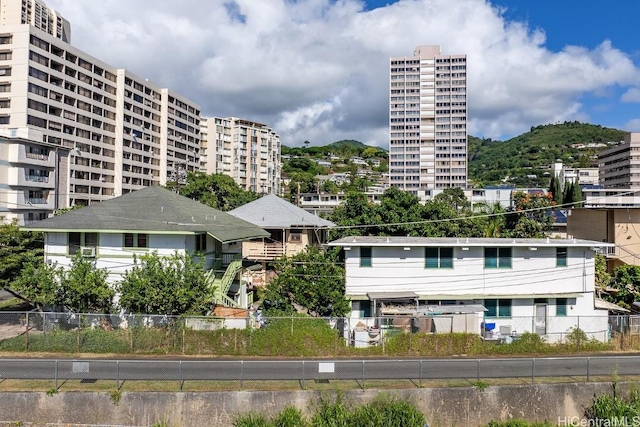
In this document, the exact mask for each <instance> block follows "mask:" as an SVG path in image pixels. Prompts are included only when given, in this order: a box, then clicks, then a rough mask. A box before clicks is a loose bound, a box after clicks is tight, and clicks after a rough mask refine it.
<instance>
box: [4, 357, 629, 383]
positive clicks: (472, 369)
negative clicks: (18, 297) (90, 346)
mask: <svg viewBox="0 0 640 427" xmlns="http://www.w3.org/2000/svg"><path fill="white" fill-rule="evenodd" d="M610 375H640V356H637V355H633V356H591V357H549V358H502V359H406V360H401V359H366V360H305V361H302V360H225V361H218V360H206V361H205V360H197V361H194V360H142V359H133V360H131V359H130V360H105V359H82V360H72V359H28V358H21V359H0V379H32V380H38V379H40V380H43V379H58V380H65V379H69V380H71V379H75V380H82V379H86V380H120V381H123V380H155V381H162V380H166V381H200V380H207V381H216V380H220V381H222V380H224V381H229V380H230V381H243V380H244V381H248V380H297V381H304V380H363V381H365V380H373V379H377V380H380V379H382V380H384V379H413V380H429V379H471V380H475V379H489V378H519V377H522V378H532V377H533V378H540V377H584V376H586V377H589V376H610Z"/></svg>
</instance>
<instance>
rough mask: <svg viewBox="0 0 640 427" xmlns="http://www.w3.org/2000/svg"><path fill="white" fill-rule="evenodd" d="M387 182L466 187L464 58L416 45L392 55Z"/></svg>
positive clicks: (408, 187)
mask: <svg viewBox="0 0 640 427" xmlns="http://www.w3.org/2000/svg"><path fill="white" fill-rule="evenodd" d="M389 76H390V79H389V181H390V185H392V186H394V187H398V188H400V189H402V190H405V191H409V192H411V193H413V194H416V195H418V196H420V197H421V196H424V194H425V193H424V190H428V189H444V188H450V187H462V188H465V187H466V186H467V57H466V55H442V54H441V52H440V46H418V47H417V48H416V49H415V51H414V53H413V56H410V57H397V58H396V57H394V58H391V59H390V68H389Z"/></svg>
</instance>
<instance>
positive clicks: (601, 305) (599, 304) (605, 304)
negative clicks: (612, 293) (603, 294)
mask: <svg viewBox="0 0 640 427" xmlns="http://www.w3.org/2000/svg"><path fill="white" fill-rule="evenodd" d="M594 305H595V308H597V309H600V310H609V311H617V312H622V313H629V312H630V311H631V310H627V309H626V308H624V307H620V306H619V305H618V304H614V303H612V302H609V301H605V300H603V299H602V298H594Z"/></svg>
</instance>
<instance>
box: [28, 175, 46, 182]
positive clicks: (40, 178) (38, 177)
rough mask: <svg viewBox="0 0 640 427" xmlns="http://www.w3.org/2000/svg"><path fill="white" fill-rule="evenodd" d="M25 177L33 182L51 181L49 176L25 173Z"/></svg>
mask: <svg viewBox="0 0 640 427" xmlns="http://www.w3.org/2000/svg"><path fill="white" fill-rule="evenodd" d="M25 179H26V180H27V181H31V182H49V177H48V176H41V175H25Z"/></svg>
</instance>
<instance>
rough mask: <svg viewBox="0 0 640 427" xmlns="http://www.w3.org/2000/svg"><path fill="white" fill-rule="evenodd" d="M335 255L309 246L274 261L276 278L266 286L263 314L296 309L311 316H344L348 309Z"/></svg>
mask: <svg viewBox="0 0 640 427" xmlns="http://www.w3.org/2000/svg"><path fill="white" fill-rule="evenodd" d="M338 253H339V251H338V250H331V251H320V250H319V249H318V248H317V247H315V246H310V247H308V248H307V249H306V250H305V251H304V252H301V253H299V254H297V255H294V256H293V257H288V258H282V259H280V260H278V261H276V264H275V267H276V271H277V272H278V277H276V278H275V279H273V280H271V281H270V282H269V284H268V285H267V287H266V291H265V298H264V301H263V306H264V308H265V311H266V312H267V313H268V312H270V311H271V312H274V311H277V312H284V313H292V312H294V311H295V307H297V306H299V307H302V308H304V309H305V310H306V312H307V313H308V314H311V315H314V316H319V317H343V316H345V315H346V314H347V313H348V312H349V310H350V309H351V307H350V304H349V301H348V300H347V299H346V298H345V283H344V275H345V272H344V268H343V267H342V266H340V265H339V263H338Z"/></svg>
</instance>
